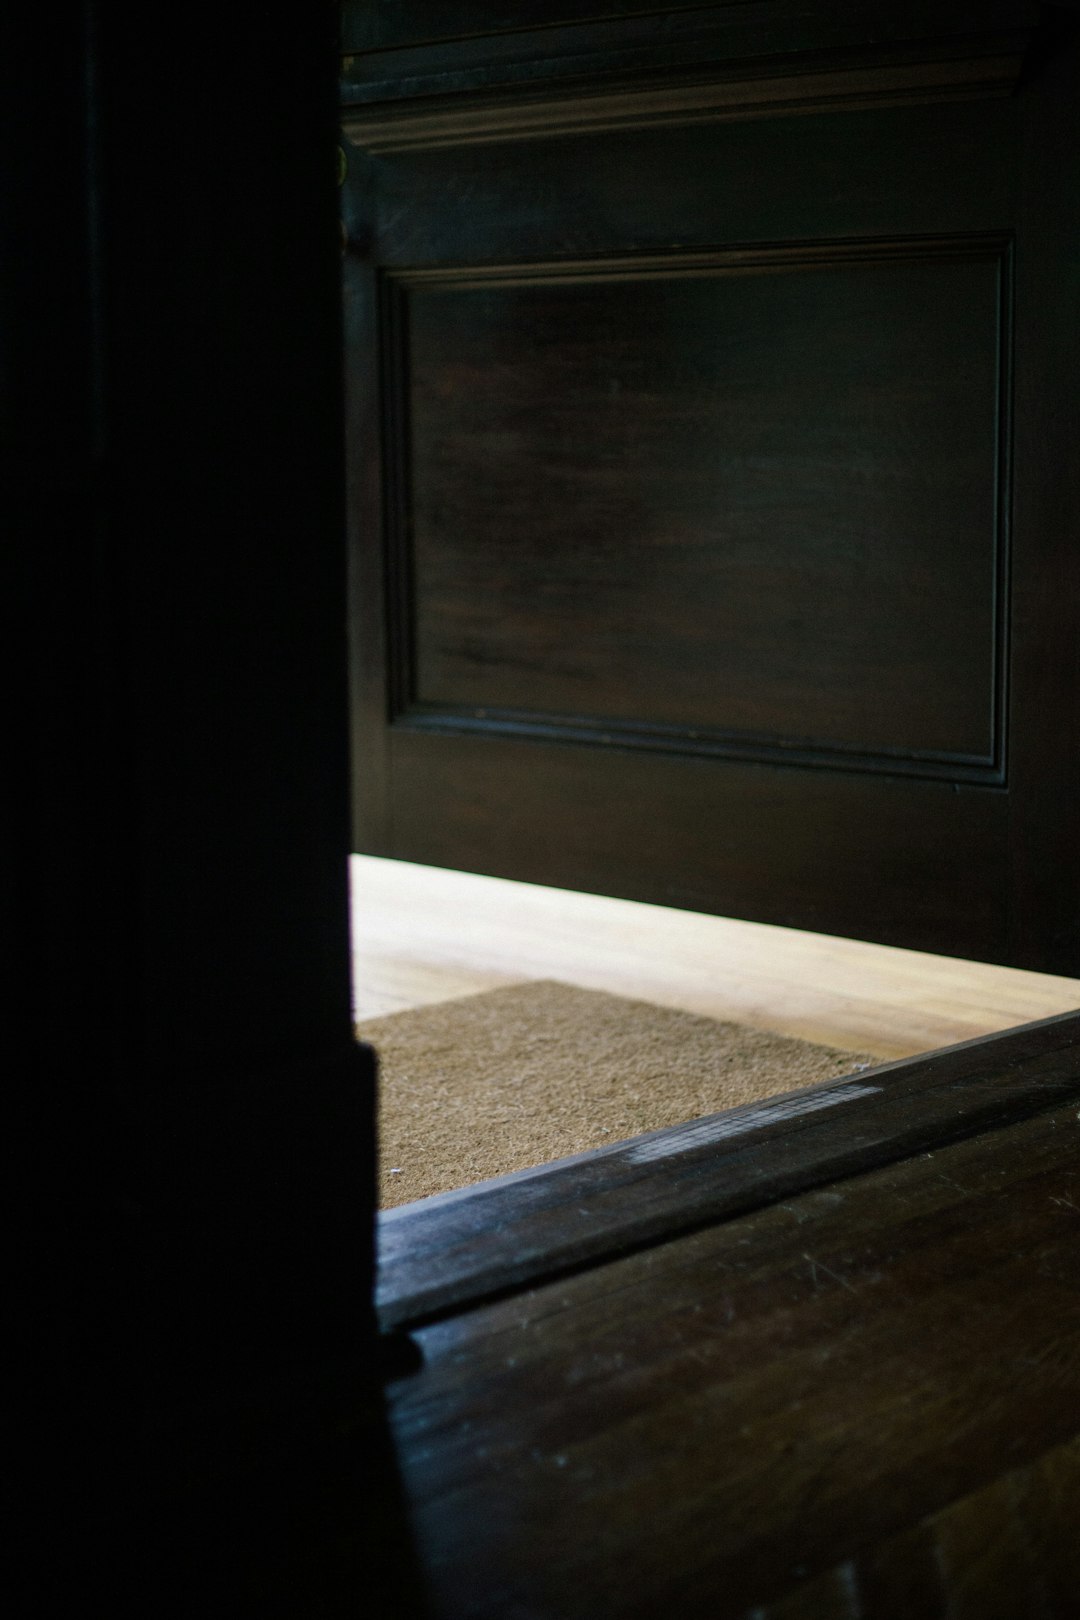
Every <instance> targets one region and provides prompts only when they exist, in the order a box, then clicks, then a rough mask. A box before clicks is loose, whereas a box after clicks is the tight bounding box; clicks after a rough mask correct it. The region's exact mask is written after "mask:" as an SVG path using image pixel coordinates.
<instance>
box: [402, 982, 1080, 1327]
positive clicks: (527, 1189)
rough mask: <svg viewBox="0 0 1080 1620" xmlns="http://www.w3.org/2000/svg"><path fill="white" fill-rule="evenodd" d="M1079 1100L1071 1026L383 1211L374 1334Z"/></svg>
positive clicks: (971, 1044)
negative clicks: (378, 1329)
mask: <svg viewBox="0 0 1080 1620" xmlns="http://www.w3.org/2000/svg"><path fill="white" fill-rule="evenodd" d="M1076 1096H1080V1013H1066V1014H1063V1015H1061V1016H1060V1017H1057V1018H1049V1019H1043V1020H1040V1021H1038V1022H1037V1023H1032V1024H1024V1025H1021V1026H1019V1027H1018V1028H1017V1029H1016V1030H1014V1031H1011V1032H1008V1033H1006V1034H1004V1035H994V1036H988V1037H983V1038H981V1039H978V1040H974V1041H965V1042H963V1043H962V1044H961V1045H959V1046H953V1047H947V1048H945V1049H943V1050H942V1051H939V1052H934V1053H931V1054H929V1055H928V1056H925V1057H919V1058H911V1059H907V1060H905V1061H901V1062H899V1063H892V1064H886V1065H884V1066H882V1067H880V1068H874V1069H868V1070H866V1071H865V1072H864V1073H862V1074H859V1075H857V1076H854V1077H852V1078H851V1079H849V1080H846V1081H840V1082H835V1083H831V1084H830V1085H828V1086H827V1087H809V1088H805V1089H803V1090H800V1091H795V1092H789V1093H787V1094H785V1095H784V1096H782V1097H777V1098H771V1099H770V1100H769V1101H768V1102H767V1103H764V1104H751V1105H748V1106H747V1107H744V1108H738V1109H731V1110H729V1111H728V1112H726V1113H723V1114H714V1115H709V1116H707V1117H706V1118H704V1119H700V1120H695V1121H692V1122H690V1123H689V1124H688V1125H684V1126H675V1127H673V1128H671V1129H670V1130H667V1131H656V1132H651V1133H649V1134H647V1135H645V1136H641V1137H637V1138H634V1139H633V1140H631V1141H629V1142H623V1143H620V1144H618V1145H616V1146H613V1147H607V1148H600V1149H597V1150H596V1151H594V1152H591V1153H585V1154H579V1155H577V1156H575V1157H574V1158H572V1159H566V1160H562V1161H560V1162H559V1163H556V1164H552V1165H542V1166H539V1167H537V1168H536V1169H534V1170H524V1171H520V1172H518V1173H516V1174H514V1175H511V1176H504V1177H500V1178H498V1179H497V1180H494V1181H490V1182H484V1183H481V1184H479V1185H478V1186H475V1187H469V1188H463V1189H462V1190H461V1191H458V1192H451V1193H444V1194H441V1195H439V1196H437V1197H434V1198H428V1199H422V1200H420V1201H419V1202H418V1203H415V1204H406V1205H403V1206H401V1207H400V1208H398V1209H395V1210H391V1211H385V1212H383V1214H381V1215H380V1217H379V1221H378V1237H377V1250H378V1273H377V1283H376V1304H377V1308H378V1311H379V1317H380V1321H381V1322H382V1324H383V1326H384V1327H385V1328H394V1327H402V1326H408V1325H413V1324H417V1323H420V1322H425V1321H430V1320H433V1319H435V1318H437V1317H439V1316H441V1315H444V1314H446V1313H447V1312H450V1311H460V1310H462V1309H463V1308H465V1307H467V1306H469V1307H471V1306H473V1305H476V1304H478V1303H480V1302H482V1301H484V1300H487V1299H491V1298H493V1297H497V1296H499V1295H501V1294H505V1293H507V1292H510V1291H513V1290H516V1289H520V1288H523V1287H526V1286H531V1285H533V1284H535V1283H536V1282H538V1281H541V1280H542V1279H544V1278H549V1277H553V1276H558V1275H561V1274H565V1273H567V1272H570V1271H576V1270H580V1269H582V1268H583V1267H588V1266H594V1265H598V1264H602V1263H604V1262H606V1261H609V1260H612V1259H614V1258H616V1257H618V1256H619V1255H622V1254H626V1253H628V1252H630V1251H632V1250H634V1249H639V1248H643V1247H648V1246H650V1245H652V1244H656V1243H660V1242H665V1241H667V1240H668V1239H670V1238H672V1237H674V1236H676V1235H678V1234H680V1233H685V1232H688V1231H692V1230H695V1229H697V1228H700V1227H704V1226H707V1225H710V1224H712V1223H714V1222H717V1221H721V1220H729V1219H731V1218H732V1217H733V1216H736V1215H742V1214H745V1213H746V1212H747V1211H750V1210H754V1209H761V1208H764V1207H765V1206H767V1205H769V1204H775V1203H778V1202H780V1201H782V1200H783V1199H785V1198H790V1197H792V1196H794V1195H795V1194H798V1193H802V1192H805V1191H807V1190H808V1189H809V1188H812V1187H817V1186H821V1185H824V1184H825V1183H827V1182H832V1181H837V1180H840V1179H841V1178H843V1177H847V1176H853V1175H859V1174H861V1173H862V1172H864V1171H868V1170H873V1169H877V1168H879V1167H881V1166H882V1165H887V1164H891V1163H894V1162H895V1161H897V1160H900V1159H905V1158H909V1157H911V1156H912V1155H913V1154H916V1153H919V1152H924V1151H926V1150H928V1149H931V1148H934V1147H937V1146H941V1145H944V1144H947V1143H950V1142H956V1141H960V1140H962V1139H964V1138H965V1137H970V1136H974V1135H977V1134H978V1133H979V1132H982V1131H986V1130H991V1129H999V1128H1001V1127H1003V1126H1007V1125H1011V1124H1015V1123H1016V1122H1017V1121H1020V1120H1023V1119H1027V1118H1029V1117H1031V1116H1032V1115H1034V1114H1036V1113H1039V1112H1041V1111H1044V1110H1046V1109H1048V1108H1051V1107H1053V1106H1054V1104H1055V1103H1058V1102H1062V1101H1065V1100H1066V1099H1069V1098H1072V1097H1076Z"/></svg>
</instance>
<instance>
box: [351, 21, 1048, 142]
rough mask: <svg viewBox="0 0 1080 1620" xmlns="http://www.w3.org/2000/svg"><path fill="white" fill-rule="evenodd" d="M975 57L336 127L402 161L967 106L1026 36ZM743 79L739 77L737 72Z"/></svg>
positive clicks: (602, 93) (561, 98) (470, 107)
mask: <svg viewBox="0 0 1080 1620" xmlns="http://www.w3.org/2000/svg"><path fill="white" fill-rule="evenodd" d="M994 43H995V44H996V45H997V46H998V49H997V50H989V51H987V47H986V45H985V44H983V45H982V46H981V52H980V54H977V55H974V56H971V55H967V54H954V53H955V51H956V47H955V46H951V47H950V48H949V50H948V51H946V52H945V53H944V54H941V55H931V56H928V57H927V58H925V59H916V60H913V61H907V62H900V63H897V62H894V61H891V60H887V61H885V62H877V63H874V62H870V63H868V62H866V61H859V62H857V63H855V64H853V65H849V66H842V67H836V66H833V67H829V68H827V69H818V70H816V71H815V70H811V69H808V68H807V66H806V65H805V64H802V65H800V66H799V67H798V68H797V70H795V71H791V70H789V71H787V72H772V73H770V74H766V75H761V74H760V73H759V74H757V75H752V76H744V77H738V76H735V77H731V76H728V75H720V76H717V77H715V78H709V79H707V80H704V81H703V80H701V79H700V77H695V78H694V79H693V80H691V81H689V82H685V81H684V82H679V83H674V84H673V83H671V82H669V81H665V82H662V83H657V84H651V85H641V84H637V85H634V86H632V87H627V86H626V85H625V84H619V85H614V86H613V85H600V86H591V87H590V88H589V89H587V90H583V89H581V88H580V87H577V88H574V89H564V88H554V87H553V88H552V89H550V90H549V91H547V92H546V93H545V94H543V95H536V94H535V93H529V92H528V91H525V92H521V91H518V92H517V93H515V94H514V95H512V96H507V95H505V94H503V95H459V96H458V97H457V98H455V99H453V100H452V101H451V100H449V98H448V99H447V100H445V101H442V100H438V99H437V98H435V97H431V96H426V97H420V98H418V99H417V100H415V101H412V100H405V101H402V102H400V103H398V102H383V103H379V104H377V105H373V106H363V107H357V106H349V105H348V89H347V87H346V92H345V96H346V106H345V109H344V113H343V118H342V128H343V129H344V131H345V134H346V135H347V136H348V138H349V139H350V140H351V141H353V142H354V143H355V144H356V145H357V146H359V147H362V148H363V149H365V150H366V151H369V152H403V151H409V150H412V149H421V148H432V147H442V146H463V145H475V144H477V143H480V142H490V141H506V140H529V139H536V138H538V137H543V138H549V137H552V136H557V135H569V134H577V133H580V132H582V131H589V132H591V133H601V132H603V131H610V130H620V129H636V128H649V127H657V126H661V125H665V124H710V123H716V122H721V121H724V120H728V119H741V118H770V117H779V116H785V115H790V114H793V113H816V112H826V111H833V110H838V109H844V108H860V107H880V106H891V105H895V104H897V103H903V102H907V101H914V102H926V101H940V100H969V99H972V98H976V97H983V96H1004V95H1009V94H1010V93H1011V92H1012V90H1013V89H1014V88H1015V86H1016V83H1017V80H1018V78H1019V75H1020V69H1021V66H1022V64H1023V59H1024V49H1025V48H1026V44H1027V37H1026V35H1024V36H1021V37H1019V38H1017V37H1013V36H1010V37H1009V39H1008V41H1007V47H1006V48H1002V42H1000V41H995V42H994ZM744 71H745V70H744Z"/></svg>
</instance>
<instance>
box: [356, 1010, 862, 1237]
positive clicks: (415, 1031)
mask: <svg viewBox="0 0 1080 1620" xmlns="http://www.w3.org/2000/svg"><path fill="white" fill-rule="evenodd" d="M357 1033H358V1035H359V1036H360V1037H361V1039H363V1040H365V1041H370V1042H371V1044H372V1045H373V1046H374V1047H375V1048H376V1049H377V1051H378V1053H379V1059H380V1073H381V1089H380V1097H379V1137H380V1177H379V1179H380V1203H381V1205H382V1207H383V1208H384V1209H386V1208H390V1207H391V1206H392V1205H395V1204H407V1203H410V1202H411V1201H412V1200H413V1199H414V1198H426V1197H427V1196H428V1195H429V1194H431V1193H440V1192H449V1191H450V1190H451V1189H452V1188H454V1187H465V1186H468V1185H469V1184H470V1183H472V1182H475V1181H485V1180H487V1178H488V1177H489V1176H501V1175H505V1174H506V1173H507V1172H508V1171H511V1170H524V1169H527V1168H528V1167H529V1166H531V1165H535V1164H546V1163H548V1162H549V1161H550V1160H552V1159H563V1158H566V1157H568V1156H569V1155H570V1154H572V1153H582V1152H585V1151H587V1150H588V1149H589V1148H598V1147H605V1146H607V1145H608V1144H609V1143H612V1142H619V1141H622V1140H623V1139H624V1138H626V1137H628V1136H637V1135H639V1134H640V1133H641V1132H642V1131H655V1130H660V1129H662V1128H663V1127H664V1126H667V1125H681V1124H682V1123H683V1122H684V1121H685V1120H690V1119H696V1118H697V1117H698V1116H699V1115H701V1114H715V1113H717V1112H719V1110H720V1109H723V1108H734V1107H735V1106H737V1105H738V1104H739V1103H747V1102H756V1101H757V1100H758V1099H759V1098H762V1097H771V1096H775V1095H776V1093H777V1092H781V1091H794V1090H795V1089H796V1088H797V1087H799V1086H809V1085H814V1084H815V1083H816V1082H817V1081H819V1080H835V1078H836V1076H837V1075H838V1074H850V1073H851V1072H852V1071H853V1070H855V1069H858V1068H865V1067H867V1066H868V1065H872V1064H875V1063H877V1062H879V1061H880V1059H878V1058H874V1057H870V1056H867V1055H865V1054H863V1053H858V1052H855V1053H852V1052H841V1051H838V1050H836V1049H835V1048H833V1047H829V1046H815V1045H812V1044H811V1042H809V1041H799V1040H793V1039H792V1038H791V1037H790V1036H785V1035H767V1034H764V1033H762V1032H761V1031H758V1030H753V1029H747V1028H746V1027H745V1026H743V1025H741V1024H721V1023H717V1022H716V1020H715V1019H712V1018H702V1017H700V1016H699V1015H698V1014H696V1013H688V1012H678V1011H676V1010H673V1009H672V1008H669V1007H654V1006H653V1005H652V1004H651V1003H650V1002H646V1001H630V1000H627V999H624V998H623V997H622V996H612V995H608V994H607V993H606V992H604V991H601V990H579V989H576V988H575V987H574V986H573V985H569V984H559V983H556V982H555V981H554V980H551V979H542V980H535V981H532V982H530V983H528V984H520V985H516V984H515V985H509V986H507V987H505V988H503V989H500V990H488V991H485V992H483V993H482V994H481V995H475V996H463V997H461V998H459V999H457V1000H455V1001H443V1002H439V1003H437V1004H436V1005H434V1006H429V1007H419V1008H417V1009H415V1010H414V1011H409V1012H400V1013H390V1014H389V1015H387V1016H386V1017H383V1018H369V1019H367V1020H366V1021H365V1022H364V1023H361V1024H358V1025H357Z"/></svg>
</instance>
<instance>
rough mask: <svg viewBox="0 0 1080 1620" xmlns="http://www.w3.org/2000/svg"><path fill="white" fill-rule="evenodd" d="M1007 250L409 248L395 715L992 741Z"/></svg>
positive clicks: (937, 750)
mask: <svg viewBox="0 0 1080 1620" xmlns="http://www.w3.org/2000/svg"><path fill="white" fill-rule="evenodd" d="M1003 253H1004V244H1002V243H993V242H987V241H983V240H979V239H976V240H975V241H974V242H973V243H967V242H964V241H962V240H956V239H948V240H946V241H945V242H941V243H935V242H930V243H924V242H919V241H915V242H906V243H905V242H897V243H894V242H885V243H874V242H869V243H863V244H851V245H846V246H844V247H837V248H834V249H828V248H821V247H816V246H811V247H809V248H806V249H804V248H800V247H791V248H785V249H781V250H778V251H774V252H768V253H758V254H745V253H733V254H726V255H725V254H715V255H711V256H705V255H700V254H699V255H689V256H687V255H680V254H677V253H676V254H671V255H669V256H667V257H666V258H665V259H662V260H655V259H654V260H644V261H639V260H635V259H616V260H613V261H611V262H610V263H607V264H605V263H604V262H593V263H592V264H589V265H583V266H580V267H577V268H567V267H563V266H560V265H559V264H558V263H556V264H554V265H548V266H543V267H533V268H530V270H529V271H528V272H522V273H521V274H520V275H516V274H515V275H513V276H507V275H500V274H498V273H497V272H496V273H493V274H491V275H489V276H487V277H485V278H480V279H477V278H476V277H475V276H474V275H470V274H469V273H463V274H462V275H460V276H457V275H453V274H450V275H446V276H438V277H437V278H435V279H433V280H425V279H417V278H413V279H410V278H408V277H405V278H403V281H404V286H405V288H406V289H407V293H406V296H407V311H406V315H405V320H404V322H403V326H404V329H405V331H406V333H407V352H406V353H405V354H404V355H403V356H402V357H401V360H402V363H403V366H404V371H405V376H404V378H403V384H404V389H403V392H404V395H405V407H406V422H405V423H404V424H403V431H405V432H406V433H407V435H408V442H409V456H408V468H409V476H410V488H409V489H408V490H406V491H405V492H404V499H405V507H406V513H407V525H408V529H409V532H410V534H411V536H412V548H411V557H410V558H409V559H408V561H409V562H410V563H411V574H412V578H411V587H412V601H411V603H410V608H411V619H412V623H411V626H410V627H409V628H411V631H412V636H413V646H412V648H411V658H410V660H409V661H410V663H411V666H412V674H413V690H412V691H410V692H409V693H407V694H405V696H406V703H405V706H404V712H405V714H406V715H407V716H412V717H415V718H418V719H423V718H424V716H425V715H427V714H429V713H430V714H434V715H436V716H439V717H443V718H445V717H446V716H447V715H448V714H452V713H455V712H456V713H457V714H458V716H459V718H464V719H472V718H476V719H479V720H487V721H489V723H491V724H496V723H498V722H497V720H496V715H497V714H498V713H499V712H500V711H502V723H503V725H504V726H506V727H509V728H512V727H513V726H514V724H515V719H516V718H518V717H519V716H520V717H521V718H527V717H528V716H530V715H531V716H535V717H543V716H547V717H549V718H550V719H551V721H552V723H553V729H556V730H557V729H558V727H559V723H560V722H559V718H558V717H562V725H563V728H564V729H565V728H566V727H567V726H571V727H573V726H575V725H577V726H580V724H581V722H582V720H585V721H586V722H588V721H591V722H592V723H594V724H595V725H596V727H597V728H598V729H600V730H605V729H606V730H611V729H614V730H616V731H617V733H618V734H619V736H620V737H623V738H627V737H629V736H634V737H635V738H636V739H637V740H638V741H639V742H640V743H641V745H643V746H649V745H650V744H651V743H652V742H653V741H657V742H660V743H663V744H665V745H668V746H670V745H672V744H674V743H678V744H679V745H681V746H684V747H687V748H689V749H690V750H691V751H694V750H695V749H696V748H698V747H699V746H705V745H709V744H711V745H712V746H714V747H723V746H725V744H729V745H731V746H736V747H737V746H738V744H739V742H740V740H743V741H747V742H755V743H757V744H758V745H760V746H762V747H768V746H769V745H770V744H772V745H774V746H776V747H783V746H790V745H792V744H798V745H801V746H803V747H807V748H811V749H820V750H830V749H835V750H838V751H841V752H846V753H848V754H852V755H855V754H857V755H871V756H873V755H877V756H886V757H887V756H894V757H899V758H902V759H904V760H906V761H908V762H909V763H912V764H914V763H917V762H921V763H922V766H923V768H925V769H938V770H941V769H947V766H948V763H949V762H951V763H953V764H958V763H959V764H964V765H982V766H983V767H984V768H986V769H991V768H994V767H995V766H996V765H997V763H998V761H999V757H1000V739H999V738H998V737H997V735H996V724H995V722H996V718H997V708H998V705H997V701H996V699H997V680H996V668H997V665H998V662H999V657H998V655H999V651H1000V649H999V647H998V645H997V643H998V639H999V638H998V630H999V626H998V622H997V596H998V592H997V582H998V578H999V576H1000V573H1001V569H1002V563H1003V546H1002V544H1001V543H1000V542H1001V540H1002V538H1003V537H1002V536H1001V535H1000V533H999V529H1000V527H1001V524H1000V522H999V519H1000V517H1001V492H1000V490H999V488H998V470H999V456H998V434H999V426H1000V423H999V417H1000V414H1001V413H1000V411H999V403H1000V402H999V398H998V391H999V378H1000V376H1001V374H1002V371H1003V366H1002V357H1001V356H1000V355H999V334H1000V332H1001V330H1002V327H1003V322H1002V309H1003V303H1004V299H1003V292H1004V288H1003V285H1002V279H1003V277H1002V271H1003V263H1004V259H1003ZM400 583H401V585H402V587H403V588H404V587H405V584H406V582H405V581H402V582H400ZM855 604H857V607H856V606H855ZM927 691H933V692H934V693H935V695H936V701H935V702H934V704H933V705H927V703H926V693H927ZM515 711H517V712H518V714H517V715H515ZM654 733H655V736H654V735H653V734H654Z"/></svg>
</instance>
